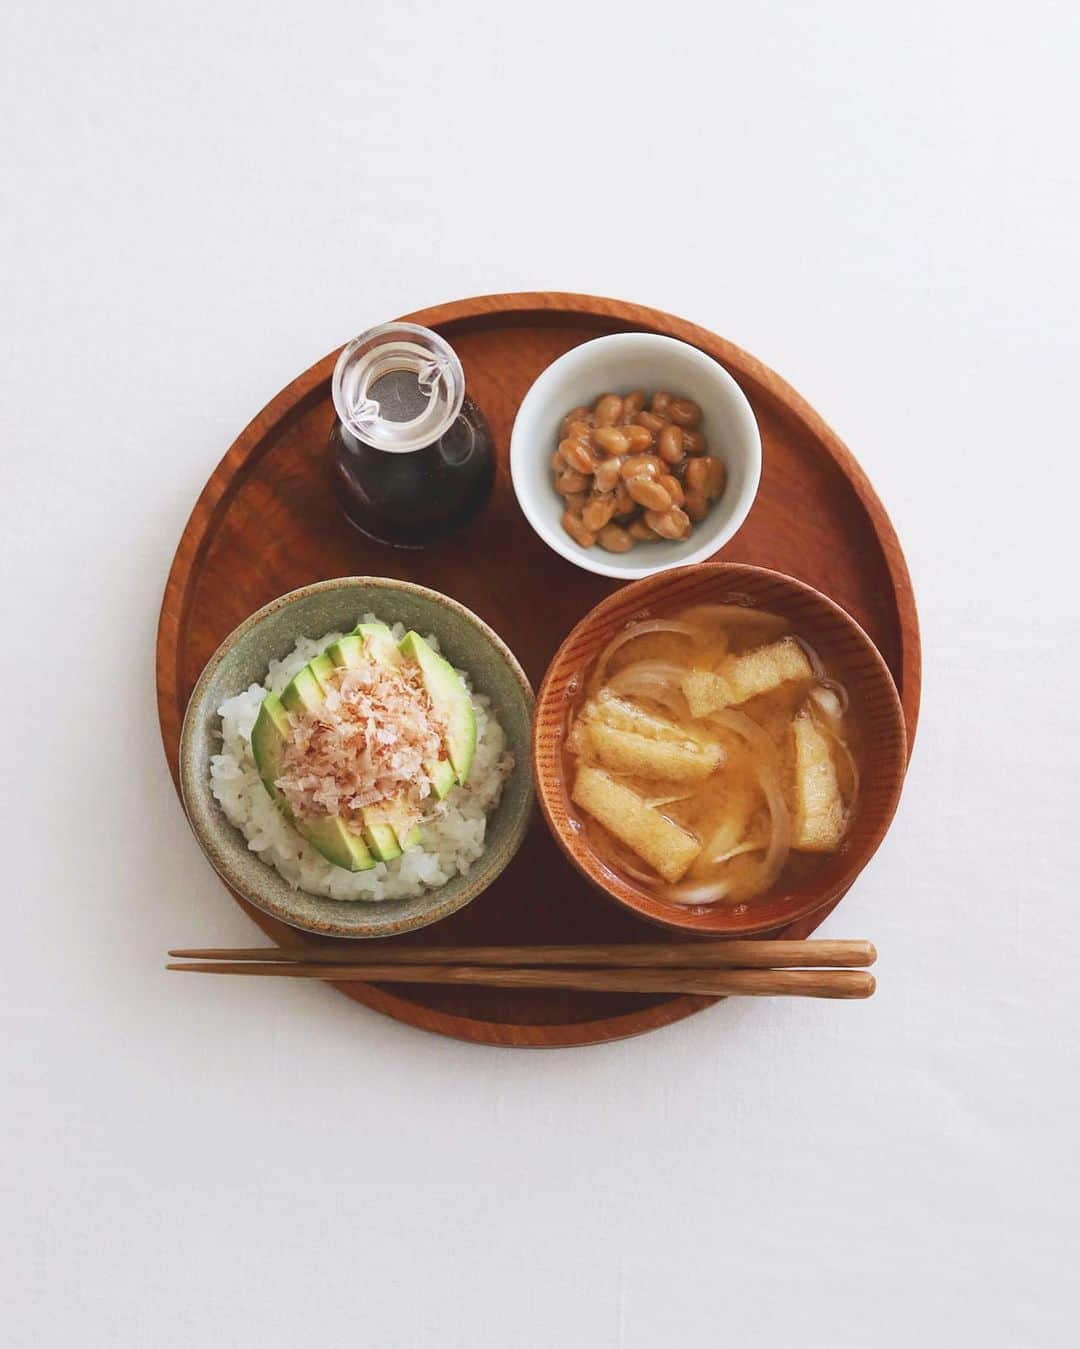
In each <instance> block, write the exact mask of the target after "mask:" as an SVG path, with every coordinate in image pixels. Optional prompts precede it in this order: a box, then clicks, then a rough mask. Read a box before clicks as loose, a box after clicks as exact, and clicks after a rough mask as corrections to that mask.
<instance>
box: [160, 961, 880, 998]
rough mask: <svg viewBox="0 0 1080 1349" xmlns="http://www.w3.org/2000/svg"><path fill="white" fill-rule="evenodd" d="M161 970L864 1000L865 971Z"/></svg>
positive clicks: (236, 966) (275, 964) (222, 965)
mask: <svg viewBox="0 0 1080 1349" xmlns="http://www.w3.org/2000/svg"><path fill="white" fill-rule="evenodd" d="M166 969H170V970H187V971H188V972H189V973H194V974H253V975H262V976H271V977H277V978H285V979H324V980H327V981H329V982H332V983H347V982H350V981H362V982H364V983H397V984H483V985H486V986H488V987H492V988H562V989H576V990H578V991H582V992H594V993H600V992H603V993H697V994H705V995H714V996H722V997H729V996H732V995H744V996H752V997H766V996H770V997H804V998H868V997H870V995H871V994H872V993H873V991H874V988H875V982H874V976H873V975H872V974H869V973H868V972H867V971H866V970H846V969H840V970H835V969H832V970H796V969H737V970H735V969H717V970H704V969H699V970H687V969H667V970H661V969H643V968H642V969H553V968H551V967H548V968H545V969H526V968H518V969H511V968H503V969H497V968H494V967H492V966H474V965H393V964H359V963H354V964H344V965H331V964H319V963H314V964H301V963H295V964H293V963H288V962H284V961H269V962H266V963H262V964H256V963H254V962H248V961H218V962H196V963H192V964H186V965H185V964H171V965H167V966H166Z"/></svg>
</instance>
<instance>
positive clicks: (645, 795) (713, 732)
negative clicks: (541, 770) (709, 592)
mask: <svg viewBox="0 0 1080 1349" xmlns="http://www.w3.org/2000/svg"><path fill="white" fill-rule="evenodd" d="M857 741H858V736H857V728H856V726H855V725H854V718H853V717H852V715H851V712H850V709H849V703H848V697H847V692H846V690H845V689H844V687H843V685H842V684H841V683H840V682H839V681H838V680H837V679H836V678H835V677H834V676H833V674H832V672H831V671H829V670H828V669H826V668H825V666H824V665H823V663H822V661H821V659H820V657H819V655H818V654H817V652H816V651H814V650H813V648H811V647H810V646H809V644H808V643H807V642H806V641H805V640H804V639H803V638H802V637H801V636H800V635H799V634H798V633H796V632H794V631H793V629H792V627H791V625H790V624H789V623H788V621H787V620H786V619H784V618H783V617H781V616H780V615H776V614H769V613H765V612H762V611H761V610H755V609H750V608H742V607H740V606H736V605H730V604H697V605H693V606H689V607H686V608H683V609H679V610H675V611H672V612H670V613H668V614H665V615H663V616H658V617H655V618H651V619H647V620H643V621H641V622H639V623H636V624H633V625H631V626H630V627H628V628H627V629H625V630H624V631H623V632H622V633H620V634H619V635H618V636H617V637H616V638H615V639H614V640H613V641H612V642H611V643H609V645H608V647H607V648H606V650H605V651H604V652H602V653H601V655H600V657H599V658H598V660H597V662H596V663H595V665H594V666H593V668H592V670H591V672H590V674H589V677H588V679H587V681H586V685H585V688H584V690H583V694H582V696H581V698H580V699H579V701H578V703H577V704H576V705H575V707H574V709H573V711H572V714H571V717H570V722H569V726H568V735H567V740H566V746H565V753H566V774H565V779H566V782H567V785H568V790H569V792H570V796H571V800H572V802H573V804H574V806H575V808H576V811H577V813H578V818H579V819H580V821H581V823H582V826H583V828H584V830H585V833H586V836H587V837H588V839H589V842H590V845H591V846H592V848H593V850H594V852H595V853H596V855H597V857H598V859H599V860H600V861H601V862H602V864H603V865H604V866H606V867H607V868H609V869H610V870H612V871H614V872H615V873H616V874H617V875H621V876H622V877H623V879H624V880H627V881H629V882H630V883H631V884H633V885H637V886H639V887H645V888H647V889H649V890H651V891H652V892H654V893H656V894H658V895H660V896H662V897H665V898H668V899H670V900H671V901H672V902H674V903H679V904H707V903H727V904H741V903H746V902H747V901H749V900H752V899H755V898H757V897H760V896H762V895H764V894H766V893H769V892H771V891H777V890H782V889H785V888H787V887H789V886H790V885H793V884H797V883H798V882H799V881H801V880H803V879H804V878H805V877H807V876H808V875H810V874H811V873H812V872H813V871H814V870H815V869H817V868H818V867H819V866H820V865H821V864H822V861H823V859H824V858H825V857H826V856H828V855H829V854H831V853H835V852H836V851H838V850H840V849H841V848H842V847H843V844H844V839H845V837H846V836H847V833H848V830H849V827H850V822H851V819H852V817H853V815H854V812H855V809H856V806H857V801H858V792H859V781H858V778H859V771H858V760H859V755H858V745H857Z"/></svg>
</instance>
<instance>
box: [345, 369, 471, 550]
mask: <svg viewBox="0 0 1080 1349" xmlns="http://www.w3.org/2000/svg"><path fill="white" fill-rule="evenodd" d="M367 392H368V396H369V397H370V398H372V399H373V400H375V401H376V402H378V404H379V418H380V419H381V421H383V422H384V423H405V422H411V421H413V420H415V419H416V418H417V417H419V416H421V415H422V414H423V413H424V411H425V409H426V408H427V406H428V401H429V395H428V394H427V393H426V392H425V391H424V389H423V388H422V387H421V385H420V382H419V380H418V378H417V373H416V371H415V370H409V369H401V370H389V371H387V372H386V373H385V374H380V375H379V376H378V377H377V378H376V379H375V380H374V381H373V383H372V384H371V386H370V388H369V389H368V391H367ZM331 449H332V453H333V462H334V477H335V483H336V486H337V492H338V497H339V499H340V501H341V505H342V507H343V509H344V511H345V514H346V515H347V516H348V517H349V519H350V520H351V521H352V523H353V524H354V525H355V526H356V527H357V529H360V530H362V531H363V532H364V533H365V534H368V535H370V536H371V537H372V538H375V539H378V540H380V541H381V542H383V543H390V544H394V545H396V546H397V547H400V548H422V547H423V546H424V545H425V544H428V543H433V542H435V541H436V540H437V539H441V538H443V537H444V536H445V535H447V534H449V533H451V532H452V531H453V530H455V529H458V528H460V527H461V526H462V525H464V524H465V523H466V522H467V521H468V520H470V519H471V518H472V517H473V516H474V515H475V514H476V512H477V511H478V510H479V509H480V507H481V506H482V505H483V504H484V502H485V501H486V500H487V496H488V493H489V492H490V490H491V485H492V481H493V479H494V469H495V456H494V447H493V444H492V439H491V431H490V429H489V427H488V424H487V421H486V420H485V418H484V414H483V413H482V412H481V411H480V409H479V408H478V407H477V406H476V404H475V403H474V402H473V401H472V400H471V399H470V398H468V397H467V396H466V397H464V398H463V401H462V405H461V411H460V412H459V413H458V415H457V417H456V418H455V419H454V420H453V422H451V424H450V426H449V427H448V428H447V429H446V430H445V431H444V432H443V433H442V435H440V436H438V437H437V438H436V439H435V440H433V441H431V442H430V443H429V444H427V445H423V446H422V447H421V448H419V449H411V450H403V451H398V450H388V449H379V448H377V447H376V446H374V445H369V444H367V443H366V442H365V441H364V440H361V439H360V438H359V436H357V435H356V434H355V433H354V432H353V431H352V430H350V429H349V428H348V427H345V426H343V425H342V424H341V422H340V421H339V422H338V423H337V424H336V425H335V427H334V430H333V432H332V434H331Z"/></svg>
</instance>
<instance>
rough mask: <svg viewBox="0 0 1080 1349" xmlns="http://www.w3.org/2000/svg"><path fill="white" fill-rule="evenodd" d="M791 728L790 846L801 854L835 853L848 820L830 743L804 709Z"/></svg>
mask: <svg viewBox="0 0 1080 1349" xmlns="http://www.w3.org/2000/svg"><path fill="white" fill-rule="evenodd" d="M791 729H792V735H793V736H794V741H795V779H794V788H793V794H792V802H791V846H792V847H793V848H797V849H798V850H799V851H800V852H835V851H836V849H837V848H838V847H839V846H840V842H841V840H842V839H843V837H844V830H845V828H846V825H847V821H846V819H845V812H844V802H843V798H842V796H841V795H840V783H839V781H838V780H837V776H836V765H835V764H834V762H833V757H832V754H831V753H830V752H829V742H828V740H827V739H826V738H825V736H824V735H823V734H822V733H821V731H820V730H819V729H818V727H817V726H816V725H815V724H814V719H813V718H812V717H811V716H810V714H809V713H808V712H807V711H805V709H804V710H803V711H802V712H800V713H799V714H798V716H797V717H796V718H795V720H794V721H793V722H792V727H791Z"/></svg>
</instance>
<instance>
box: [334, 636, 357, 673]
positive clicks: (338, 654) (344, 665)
mask: <svg viewBox="0 0 1080 1349" xmlns="http://www.w3.org/2000/svg"><path fill="white" fill-rule="evenodd" d="M325 654H326V656H327V657H328V658H329V660H330V661H331V662H332V663H333V665H334V666H335V667H336V668H337V669H339V670H355V669H356V667H357V666H358V665H360V664H362V663H363V660H364V642H363V639H362V638H360V637H355V636H353V635H352V634H351V633H350V634H349V636H348V637H342V639H341V641H340V642H334V644H333V645H332V646H328V647H327V648H326V653H325Z"/></svg>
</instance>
